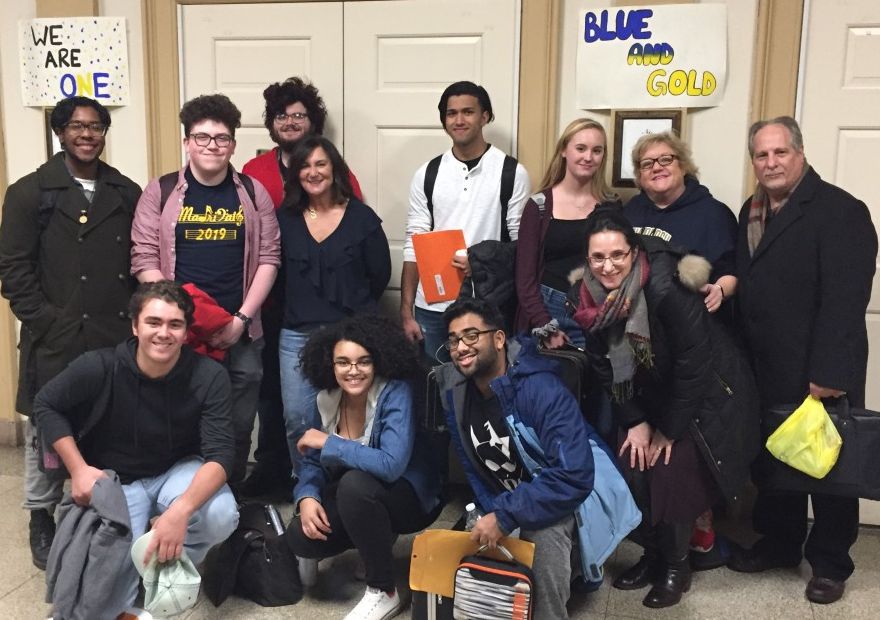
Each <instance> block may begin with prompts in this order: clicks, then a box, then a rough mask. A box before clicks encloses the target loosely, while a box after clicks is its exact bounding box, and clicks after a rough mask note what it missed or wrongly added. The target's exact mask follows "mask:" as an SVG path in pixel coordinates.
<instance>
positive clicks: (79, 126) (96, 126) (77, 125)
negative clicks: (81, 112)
mask: <svg viewBox="0 0 880 620" xmlns="http://www.w3.org/2000/svg"><path fill="white" fill-rule="evenodd" d="M64 129H69V130H70V131H72V132H73V133H85V131H86V130H87V129H88V130H89V131H91V132H92V133H97V134H100V135H102V136H103V135H105V134H106V133H107V129H108V127H107V125H105V124H104V123H99V122H94V123H83V122H82V121H70V122H69V123H65V124H64Z"/></svg>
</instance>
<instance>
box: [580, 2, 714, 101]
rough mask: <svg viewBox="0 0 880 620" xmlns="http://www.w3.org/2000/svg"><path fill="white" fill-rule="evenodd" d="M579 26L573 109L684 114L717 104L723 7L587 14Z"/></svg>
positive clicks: (598, 10) (606, 10)
mask: <svg viewBox="0 0 880 620" xmlns="http://www.w3.org/2000/svg"><path fill="white" fill-rule="evenodd" d="M579 23H580V26H579V28H578V48H577V80H576V81H577V106H578V107H579V108H582V109H584V110H605V109H613V108H637V109H656V108H688V107H709V106H715V105H718V104H719V103H721V100H722V98H723V95H724V86H725V82H726V80H727V6H726V5H724V4H669V5H653V6H649V7H643V6H628V7H611V8H596V9H587V10H585V11H584V12H583V13H582V14H581V20H580V22H579Z"/></svg>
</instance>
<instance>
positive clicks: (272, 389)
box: [238, 77, 363, 501]
mask: <svg viewBox="0 0 880 620" xmlns="http://www.w3.org/2000/svg"><path fill="white" fill-rule="evenodd" d="M263 98H264V99H265V100H266V108H265V110H264V111H263V119H264V122H265V124H266V129H268V130H269V136H270V137H271V138H272V141H273V142H275V143H276V144H277V145H278V146H276V147H275V148H273V149H271V150H268V151H266V152H265V153H262V154H260V155H257V156H256V157H254V158H253V159H251V160H250V161H249V162H247V163H246V164H245V165H244V167H243V168H242V172H244V173H245V174H247V175H249V176H252V177H253V178H255V179H257V180H258V181H259V182H260V183H262V184H263V186H264V187H265V188H266V191H268V192H269V196H271V198H272V203H273V204H274V205H275V208H276V209H277V208H278V207H280V206H281V202H282V200H283V199H284V179H285V178H287V168H288V166H289V165H290V156H291V153H293V149H294V147H295V146H296V145H297V143H298V142H299V141H300V139H302V138H303V137H304V136H306V135H309V134H317V135H323V133H324V122H325V121H326V119H327V108H326V106H325V105H324V100H323V99H322V98H321V95H320V94H319V93H318V89H317V88H315V86H314V85H313V84H310V83H308V82H306V81H305V80H303V79H302V78H299V77H290V78H287V79H286V80H284V81H283V82H281V83H278V82H275V83H274V84H269V86H267V87H266V90H264V91H263ZM348 181H349V183H350V184H351V191H352V195H353V196H354V197H355V198H357V199H358V200H363V194H362V193H361V188H360V185H359V184H358V180H357V178H355V176H354V174H352V172H351V171H350V170H349V172H348ZM280 284H281V283H280V282H279V283H278V285H276V286H275V288H274V289H273V290H272V292H271V293H270V295H269V297H268V299H266V303H264V304H263V311H262V313H261V316H262V319H263V338H264V340H265V348H264V349H263V382H262V384H261V385H260V401H259V405H258V407H257V415H258V416H259V418H260V430H259V434H258V436H257V449H256V450H255V451H254V460H256V466H255V467H254V468H253V470H252V471H251V473H250V475H249V476H248V477H247V480H245V481H244V482H243V483H242V484H241V485H240V486H239V488H238V490H239V491H240V493H241V494H242V495H243V496H245V497H258V496H259V497H262V496H265V495H273V496H274V495H275V494H276V493H277V494H278V495H279V496H280V495H282V494H283V495H284V499H285V501H286V500H288V499H289V498H290V477H291V463H290V454H289V452H288V449H287V434H286V432H285V429H284V404H283V400H282V398H281V370H280V368H279V366H278V338H279V335H280V333H281V319H282V309H283V307H284V290H283V287H282V286H280Z"/></svg>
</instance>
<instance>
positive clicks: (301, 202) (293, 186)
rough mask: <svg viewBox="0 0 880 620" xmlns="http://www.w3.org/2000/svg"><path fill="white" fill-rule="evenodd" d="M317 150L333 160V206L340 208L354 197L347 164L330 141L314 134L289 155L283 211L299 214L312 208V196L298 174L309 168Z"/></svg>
mask: <svg viewBox="0 0 880 620" xmlns="http://www.w3.org/2000/svg"><path fill="white" fill-rule="evenodd" d="M317 148H322V149H324V152H325V153H327V158H328V159H329V160H330V166H331V167H332V168H333V184H332V186H331V188H330V192H331V197H332V199H333V202H335V203H337V204H340V203H342V202H345V201H346V200H348V199H349V198H351V197H352V196H354V190H352V188H351V181H350V180H349V172H348V164H346V163H345V160H344V159H342V155H340V154H339V151H338V150H336V147H335V146H334V145H333V143H332V142H330V140H328V139H327V138H325V137H324V136H319V135H316V134H311V135H307V136H305V137H304V138H302V139H301V140H300V141H299V142H297V143H296V146H294V147H293V151H292V152H291V153H290V164H289V165H288V166H287V179H285V181H284V201H283V202H282V203H281V208H282V209H293V210H294V211H295V212H297V213H302V212H303V211H305V210H306V207H308V206H309V195H308V194H307V193H306V192H305V191H304V190H303V188H302V183H300V180H299V171H300V170H302V168H303V166H305V165H306V161H307V160H308V159H309V157H311V155H312V153H313V152H314V150H315V149H317Z"/></svg>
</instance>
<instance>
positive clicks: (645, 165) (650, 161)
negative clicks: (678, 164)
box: [639, 154, 678, 171]
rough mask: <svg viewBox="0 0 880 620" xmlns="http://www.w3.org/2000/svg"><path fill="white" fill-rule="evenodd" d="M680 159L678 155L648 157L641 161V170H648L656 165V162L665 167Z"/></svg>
mask: <svg viewBox="0 0 880 620" xmlns="http://www.w3.org/2000/svg"><path fill="white" fill-rule="evenodd" d="M676 159H678V155H671V154H666V155H661V156H660V157H654V158H651V157H649V158H647V159H643V160H642V161H640V162H639V170H643V171H647V170H650V169H651V168H653V167H654V163H655V162H656V163H658V164H660V165H661V166H663V167H664V168H665V167H666V166H668V165H669V164H671V163H672V162H674V161H675V160H676Z"/></svg>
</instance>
